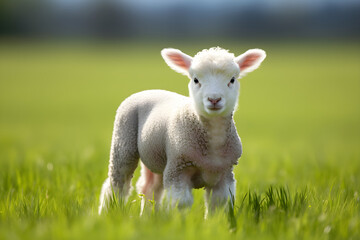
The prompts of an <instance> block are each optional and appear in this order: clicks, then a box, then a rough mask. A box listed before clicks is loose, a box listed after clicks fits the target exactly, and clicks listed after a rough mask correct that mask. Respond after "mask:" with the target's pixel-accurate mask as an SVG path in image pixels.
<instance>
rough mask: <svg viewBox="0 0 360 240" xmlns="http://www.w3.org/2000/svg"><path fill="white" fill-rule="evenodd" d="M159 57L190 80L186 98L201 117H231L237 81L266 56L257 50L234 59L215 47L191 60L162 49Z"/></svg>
mask: <svg viewBox="0 0 360 240" xmlns="http://www.w3.org/2000/svg"><path fill="white" fill-rule="evenodd" d="M161 55H162V56H163V58H164V60H165V62H166V63H167V64H168V65H169V66H170V67H171V68H172V69H174V70H175V71H177V72H179V73H182V74H184V75H186V76H188V77H189V78H190V83H189V92H190V97H191V99H192V100H193V103H194V106H195V110H196V112H197V113H198V114H199V115H201V116H204V117H211V116H228V115H230V114H232V112H233V111H234V110H235V109H236V105H237V102H238V96H239V89H240V83H239V82H238V81H237V79H239V78H240V77H242V76H244V75H245V74H246V73H248V72H251V71H253V70H255V69H256V68H258V67H259V66H260V64H261V62H262V61H263V60H264V59H265V57H266V54H265V52H264V51H263V50H261V49H251V50H248V51H246V52H245V53H244V54H242V55H240V56H238V57H235V56H234V54H232V53H229V52H228V51H227V50H225V49H222V48H219V47H216V48H210V49H205V50H203V51H201V52H199V53H197V54H196V55H195V56H194V57H190V56H188V55H186V54H184V53H183V52H181V51H180V50H177V49H172V48H166V49H163V50H162V51H161Z"/></svg>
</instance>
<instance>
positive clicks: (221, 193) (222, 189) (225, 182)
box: [205, 169, 236, 218]
mask: <svg viewBox="0 0 360 240" xmlns="http://www.w3.org/2000/svg"><path fill="white" fill-rule="evenodd" d="M235 184H236V180H235V178H234V173H233V172H232V169H231V170H229V171H227V172H226V173H225V174H224V176H223V177H222V178H221V180H220V181H219V182H218V183H217V184H216V185H215V186H213V187H206V194H205V203H206V211H205V218H206V217H207V215H208V213H209V212H210V213H212V212H214V210H215V209H216V208H217V207H224V206H226V203H227V201H228V200H231V198H232V197H235V191H236V188H235ZM232 204H233V203H232Z"/></svg>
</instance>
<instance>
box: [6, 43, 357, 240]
mask: <svg viewBox="0 0 360 240" xmlns="http://www.w3.org/2000/svg"><path fill="white" fill-rule="evenodd" d="M220 45H222V46H223V47H225V48H229V49H231V51H232V52H235V53H237V54H240V53H242V52H244V51H245V50H246V49H248V48H253V47H260V48H264V49H265V50H266V51H267V54H268V58H267V59H266V60H265V62H264V63H263V65H262V66H261V68H260V69H258V70H256V71H255V72H254V73H251V74H249V75H248V76H247V77H245V78H244V79H242V80H241V95H240V102H239V109H238V111H237V113H236V114H235V121H236V125H237V128H238V132H239V135H240V136H241V138H242V142H243V147H244V154H243V156H242V157H241V159H240V160H239V165H238V166H236V167H235V174H236V179H237V189H236V193H235V196H236V200H235V206H234V208H233V209H232V211H230V212H229V213H228V214H226V213H224V212H221V211H218V212H217V213H215V214H214V215H213V216H211V217H210V218H209V219H207V220H204V219H203V216H204V201H203V196H202V195H203V193H204V192H203V190H194V192H193V193H194V196H195V202H194V205H193V206H192V208H191V209H190V210H185V211H182V212H179V211H178V210H176V209H172V210H170V211H165V210H164V209H160V210H159V211H154V209H153V204H152V203H151V202H150V201H148V202H147V203H146V205H145V209H144V214H143V216H141V217H140V216H139V214H140V210H141V209H140V202H141V197H140V196H137V195H136V193H135V192H134V193H133V195H132V196H131V198H130V201H129V202H128V203H126V204H121V203H118V204H117V207H114V208H113V209H112V211H111V212H110V213H109V214H107V215H104V216H98V215H97V207H98V198H99V193H100V188H101V185H102V183H103V181H104V180H105V178H106V176H107V165H108V158H109V149H110V141H111V134H112V124H113V120H114V115H115V110H116V108H117V107H118V105H119V104H120V103H121V101H122V100H124V99H125V98H126V97H127V96H129V95H130V94H132V93H134V92H138V91H141V90H145V89H154V88H155V89H167V90H170V91H175V92H178V93H181V94H187V80H186V78H185V77H183V76H181V75H179V74H176V73H175V72H173V71H171V70H170V69H169V68H168V67H167V66H166V65H165V63H164V62H163V60H162V59H161V56H160V53H159V51H160V50H161V48H162V47H169V46H160V44H158V45H154V44H153V45H144V44H141V43H131V44H129V43H127V44H124V45H121V44H120V45H111V46H104V45H85V46H81V45H76V44H68V45H61V46H59V45H56V44H35V43H30V44H23V43H12V44H11V43H9V42H2V43H0V169H1V170H0V239H68V238H71V239H85V238H86V239H88V238H90V239H100V238H101V239H102V238H119V239H200V238H201V239H233V238H237V239H359V238H360V207H359V204H360V200H359V198H360V148H359V146H360V126H359V123H360V108H359V103H360V68H359V64H360V57H359V56H360V47H359V45H358V44H357V43H355V42H337V43H327V44H322V43H311V42H308V43H305V44H304V43H303V44H300V43H286V44H285V43H253V44H250V43H238V44H235V43H224V44H220ZM209 46H210V45H204V44H200V43H196V44H195V45H191V44H189V43H182V44H176V45H173V47H178V48H181V49H183V50H184V51H185V52H187V53H189V54H195V53H196V52H197V51H198V50H200V49H202V48H207V47H209ZM138 175H139V172H138V171H137V172H136V177H138ZM136 177H135V178H136Z"/></svg>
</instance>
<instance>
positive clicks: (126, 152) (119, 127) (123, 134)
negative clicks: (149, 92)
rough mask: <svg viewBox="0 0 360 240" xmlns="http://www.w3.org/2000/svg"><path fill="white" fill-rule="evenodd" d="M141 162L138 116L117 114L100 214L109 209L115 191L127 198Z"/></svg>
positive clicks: (116, 193) (119, 195) (120, 196)
mask: <svg viewBox="0 0 360 240" xmlns="http://www.w3.org/2000/svg"><path fill="white" fill-rule="evenodd" d="M138 162H139V153H138V148H137V117H136V116H134V114H131V113H128V114H126V116H125V115H124V114H119V113H118V114H117V116H116V119H115V124H114V131H113V137H112V143H111V152H110V163H109V174H108V176H109V178H108V179H106V181H105V183H104V184H103V186H102V190H101V195H100V206H99V214H100V213H101V212H102V211H103V210H106V209H107V207H108V206H107V205H108V204H109V203H110V202H111V201H112V197H113V193H114V194H115V195H116V196H117V197H118V198H120V199H123V200H125V201H126V200H127V196H128V194H129V192H130V190H131V179H132V177H133V174H134V171H135V169H136V167H137V165H138Z"/></svg>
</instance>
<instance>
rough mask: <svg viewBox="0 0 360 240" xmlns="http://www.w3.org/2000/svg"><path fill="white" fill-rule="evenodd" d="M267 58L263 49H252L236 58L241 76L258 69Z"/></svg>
mask: <svg viewBox="0 0 360 240" xmlns="http://www.w3.org/2000/svg"><path fill="white" fill-rule="evenodd" d="M265 57H266V53H265V51H264V50H261V49H250V50H247V51H246V52H245V53H243V54H241V55H240V56H238V57H236V58H235V62H236V63H237V64H238V65H239V68H240V76H244V75H245V74H246V73H248V72H252V71H254V70H255V69H257V68H258V67H259V66H260V64H261V62H262V61H263V60H264V59H265Z"/></svg>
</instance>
